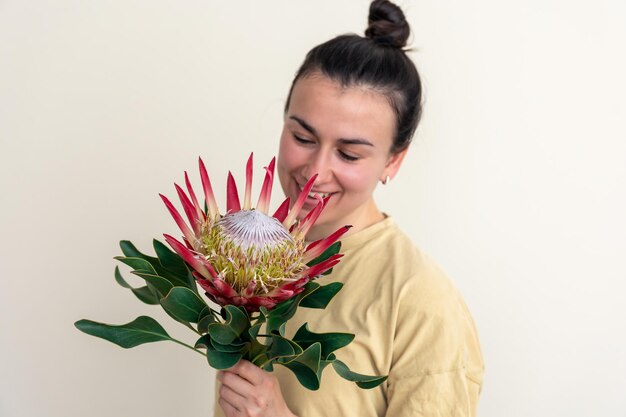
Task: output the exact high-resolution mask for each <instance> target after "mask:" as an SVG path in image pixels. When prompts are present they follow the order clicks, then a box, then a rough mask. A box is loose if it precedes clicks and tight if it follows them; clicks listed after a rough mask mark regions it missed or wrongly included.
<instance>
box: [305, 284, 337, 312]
mask: <svg viewBox="0 0 626 417" xmlns="http://www.w3.org/2000/svg"><path fill="white" fill-rule="evenodd" d="M342 287H343V284H342V283H341V282H331V283H330V284H328V285H324V286H322V287H319V288H318V289H316V290H315V291H313V292H311V293H310V294H307V295H306V296H305V297H304V298H303V299H302V301H300V307H307V308H321V309H324V308H326V306H327V305H328V303H329V302H330V300H332V298H333V297H334V296H335V295H336V294H337V293H338V292H339V290H341V288H342Z"/></svg>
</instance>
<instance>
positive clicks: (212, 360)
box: [206, 348, 244, 369]
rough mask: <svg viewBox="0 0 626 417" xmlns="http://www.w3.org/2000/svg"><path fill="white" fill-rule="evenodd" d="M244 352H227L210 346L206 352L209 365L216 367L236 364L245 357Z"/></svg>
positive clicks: (222, 367)
mask: <svg viewBox="0 0 626 417" xmlns="http://www.w3.org/2000/svg"><path fill="white" fill-rule="evenodd" d="M243 355H244V353H242V352H238V353H226V352H218V351H216V350H214V349H211V348H208V349H207V352H206V357H207V360H208V361H209V365H211V366H212V367H213V368H215V369H228V368H232V367H233V366H235V364H236V363H237V362H239V360H240V359H241V358H242V357H243Z"/></svg>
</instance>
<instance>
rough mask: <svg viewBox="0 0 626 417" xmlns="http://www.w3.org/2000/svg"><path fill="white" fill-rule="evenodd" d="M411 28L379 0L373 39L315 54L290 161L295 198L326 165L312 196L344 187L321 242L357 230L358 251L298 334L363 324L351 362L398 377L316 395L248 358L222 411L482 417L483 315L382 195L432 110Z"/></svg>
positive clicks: (296, 111) (337, 385) (276, 416)
mask: <svg viewBox="0 0 626 417" xmlns="http://www.w3.org/2000/svg"><path fill="white" fill-rule="evenodd" d="M408 36H409V27H408V24H407V22H406V20H405V17H404V14H403V13H402V11H401V10H400V9H399V8H398V7H397V6H396V5H394V4H393V3H390V2H389V1H386V0H375V1H374V2H372V4H371V7H370V15H369V27H368V29H367V30H366V32H365V37H360V36H357V35H344V36H339V37H337V38H334V39H332V40H330V41H328V42H326V43H323V44H321V45H319V46H317V47H315V48H314V49H313V50H311V51H310V52H309V54H308V55H307V57H306V59H305V61H304V63H303V64H302V66H301V68H300V70H299V71H298V73H297V75H296V77H295V79H294V82H293V84H292V87H291V91H290V92H289V97H288V99H287V104H286V108H285V119H284V129H283V133H282V136H281V139H280V151H279V156H278V165H277V167H278V175H279V177H280V182H281V185H282V187H283V190H284V192H285V194H286V195H287V196H288V197H291V199H292V201H295V198H296V197H297V196H298V194H299V193H300V191H301V189H302V187H303V185H304V184H305V183H306V181H307V180H308V179H309V178H310V177H311V176H312V175H314V174H315V173H317V174H318V175H319V176H318V178H317V180H316V183H315V186H314V190H313V193H317V194H322V195H324V196H328V195H330V196H331V198H330V201H329V203H328V205H327V206H326V207H325V209H324V211H323V213H322V215H321V216H320V218H319V220H318V221H317V223H316V225H315V227H314V228H313V229H311V231H310V233H309V235H307V239H308V240H315V239H318V238H321V237H324V236H327V235H329V234H330V233H332V232H333V231H335V230H337V229H338V228H339V227H341V226H343V225H346V224H350V225H352V226H353V227H352V229H351V230H350V232H349V234H348V235H345V237H344V238H342V252H344V253H345V257H344V258H343V259H342V261H341V262H340V264H339V265H338V266H336V267H335V268H334V271H333V273H332V275H331V276H326V277H321V278H320V279H319V282H320V283H321V284H325V283H327V282H333V281H339V282H343V283H344V287H343V289H342V290H341V292H340V293H339V294H338V295H337V296H336V297H335V298H334V299H333V301H332V302H331V303H330V304H329V306H328V307H327V308H326V310H324V311H323V312H322V311H319V310H309V309H300V310H299V311H298V313H297V315H296V316H295V317H294V318H293V319H292V320H291V321H290V322H289V323H288V328H287V334H293V332H295V330H296V329H297V328H299V327H300V326H301V325H302V324H303V323H305V322H308V323H309V327H310V329H311V330H312V331H314V332H318V333H319V332H330V331H340V330H342V329H343V331H346V332H351V333H355V334H356V338H355V340H354V341H353V342H352V343H351V344H350V345H348V346H347V347H345V348H343V349H340V350H339V351H338V352H337V356H338V357H339V359H341V360H342V361H344V362H346V363H347V364H348V365H349V366H350V367H351V368H352V369H353V370H355V371H357V372H360V373H365V374H377V375H389V378H388V379H387V381H385V382H384V383H383V384H382V385H380V386H379V387H377V388H375V389H371V390H363V389H360V388H358V387H357V386H356V385H355V384H353V383H350V382H347V381H345V380H343V379H341V378H340V377H338V376H337V375H335V373H334V372H333V370H332V369H330V370H328V371H327V372H325V373H324V374H323V378H322V383H321V388H320V389H319V390H318V391H314V392H312V391H308V390H306V389H305V388H303V387H301V386H300V384H299V383H298V382H297V380H296V378H295V376H294V375H293V374H291V373H290V371H288V370H286V369H283V368H282V367H279V366H277V367H276V368H275V372H274V373H268V372H265V371H263V370H261V369H259V368H257V367H256V366H254V365H252V364H251V363H249V362H245V361H241V362H240V363H239V364H237V365H236V366H235V367H233V368H231V369H229V370H227V371H223V372H220V373H219V374H218V379H219V381H220V387H219V390H218V395H219V398H216V415H226V416H228V417H233V416H267V417H269V416H271V417H280V416H294V415H295V416H300V417H321V416H329V417H340V416H359V417H368V416H372V417H374V416H378V417H380V416H394V417H399V416H407V417H408V416H459V417H460V416H474V415H475V412H476V411H475V410H476V404H477V400H478V394H479V392H480V388H481V384H482V372H483V362H482V356H481V353H480V347H479V344H478V339H477V335H476V330H475V327H474V324H473V321H472V318H471V316H470V314H469V312H468V311H467V308H466V307H465V304H464V302H463V300H462V298H461V297H460V295H459V294H458V292H457V291H456V289H455V288H454V287H453V286H452V285H451V283H450V282H449V281H448V279H447V278H446V277H445V275H444V274H443V273H442V272H441V270H440V269H439V268H438V267H437V266H436V265H435V264H434V263H433V262H432V261H431V260H430V259H429V258H427V257H426V256H425V255H424V254H423V253H421V252H420V251H419V250H418V249H416V248H415V247H414V246H413V244H412V243H411V242H410V241H409V239H408V238H407V237H406V236H405V235H404V234H403V233H402V232H401V231H400V230H399V229H398V228H397V227H396V226H395V225H394V223H393V220H392V219H391V218H390V217H388V216H387V215H386V214H384V213H382V212H381V211H380V210H379V209H378V208H377V206H376V203H375V201H374V198H373V191H374V189H375V188H376V186H377V185H378V184H379V183H382V184H383V185H384V184H388V183H389V181H390V180H391V179H393V177H394V176H395V175H396V173H397V172H398V169H399V168H400V165H401V164H402V160H403V158H404V156H405V154H406V152H407V149H408V146H409V143H410V141H411V137H412V136H413V133H414V132H415V128H416V126H417V123H418V121H419V117H420V113H421V84H420V79H419V76H418V73H417V70H416V69H415V66H414V64H413V63H412V62H411V60H410V59H409V58H408V57H407V56H406V54H405V53H404V51H403V50H402V48H403V47H404V46H405V45H406V40H407V39H408ZM313 193H312V194H313ZM315 202H316V200H315V199H314V198H313V197H311V198H310V200H309V201H307V205H306V206H305V209H306V210H304V213H303V215H305V214H306V212H308V210H309V209H311V208H312V207H313V206H314V204H315Z"/></svg>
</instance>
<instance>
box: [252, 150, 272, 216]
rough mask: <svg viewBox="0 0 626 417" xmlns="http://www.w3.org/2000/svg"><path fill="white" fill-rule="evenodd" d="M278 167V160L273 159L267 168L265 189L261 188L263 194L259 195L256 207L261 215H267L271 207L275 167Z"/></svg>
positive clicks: (264, 182) (264, 181)
mask: <svg viewBox="0 0 626 417" xmlns="http://www.w3.org/2000/svg"><path fill="white" fill-rule="evenodd" d="M275 165H276V158H272V160H271V161H270V164H269V165H268V166H267V167H265V179H264V180H263V187H261V194H260V195H259V202H258V203H257V205H256V209H257V210H259V211H260V212H261V213H265V214H267V212H268V210H269V206H270V198H271V196H272V183H273V182H274V167H275Z"/></svg>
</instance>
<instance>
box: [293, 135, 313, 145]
mask: <svg viewBox="0 0 626 417" xmlns="http://www.w3.org/2000/svg"><path fill="white" fill-rule="evenodd" d="M293 138H294V139H295V140H296V142H300V143H302V144H310V143H313V141H312V140H309V139H305V138H303V137H300V136H298V135H293Z"/></svg>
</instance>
